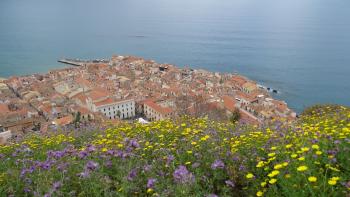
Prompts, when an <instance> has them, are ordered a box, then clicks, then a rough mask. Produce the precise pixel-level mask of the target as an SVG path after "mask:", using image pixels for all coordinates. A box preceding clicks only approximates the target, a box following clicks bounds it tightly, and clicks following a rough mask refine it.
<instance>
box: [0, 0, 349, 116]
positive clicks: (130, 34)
mask: <svg viewBox="0 0 350 197" xmlns="http://www.w3.org/2000/svg"><path fill="white" fill-rule="evenodd" d="M113 54H121V55H135V56H140V57H144V58H146V59H153V60H155V61H157V62H160V63H172V64H175V65H177V66H180V67H183V66H190V67H192V68H201V69H207V70H210V71H215V72H226V73H239V74H241V75H244V76H247V77H249V78H250V79H252V80H254V81H257V82H258V83H259V84H261V85H264V86H266V87H271V88H273V89H276V90H278V93H277V94H272V95H273V96H274V97H275V98H277V99H282V100H285V101H286V102H287V103H288V105H289V106H290V107H291V108H292V109H294V110H295V111H297V112H301V111H302V110H303V109H304V108H305V107H307V106H310V105H313V104H320V103H337V104H343V105H350V1H349V0H331V1H330V0H283V1H277V0H30V1H28V0H1V1H0V77H9V76H13V75H27V74H33V73H45V72H47V71H49V70H52V69H57V68H62V67H65V66H66V65H63V64H60V63H58V62H57V60H58V59H61V58H80V59H97V58H98V59H102V58H109V57H110V56H111V55H113Z"/></svg>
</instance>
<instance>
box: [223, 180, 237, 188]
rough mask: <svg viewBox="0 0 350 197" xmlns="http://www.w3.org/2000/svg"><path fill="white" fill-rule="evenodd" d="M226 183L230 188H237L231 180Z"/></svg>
mask: <svg viewBox="0 0 350 197" xmlns="http://www.w3.org/2000/svg"><path fill="white" fill-rule="evenodd" d="M225 183H226V185H227V186H229V187H235V184H234V183H233V182H232V181H231V180H226V181H225Z"/></svg>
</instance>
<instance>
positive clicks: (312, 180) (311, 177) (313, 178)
mask: <svg viewBox="0 0 350 197" xmlns="http://www.w3.org/2000/svg"><path fill="white" fill-rule="evenodd" d="M307 180H309V181H310V182H311V183H314V182H316V181H317V178H316V177H314V176H310V177H309V178H308V179H307Z"/></svg>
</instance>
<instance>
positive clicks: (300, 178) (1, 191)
mask: <svg viewBox="0 0 350 197" xmlns="http://www.w3.org/2000/svg"><path fill="white" fill-rule="evenodd" d="M349 150H350V109H348V108H345V107H341V106H326V107H317V108H315V109H313V110H310V111H308V113H307V115H305V116H302V117H301V119H300V122H298V123H295V124H284V123H283V122H279V121H275V122H274V124H273V125H270V126H265V127H259V128H258V127H253V126H243V125H234V124H224V123H218V122H211V121H209V120H207V119H192V118H189V117H184V118H183V119H182V120H181V121H176V122H172V121H161V122H155V123H151V124H148V125H141V124H125V125H120V126H118V127H116V128H109V129H106V130H105V131H100V132H96V133H95V134H93V135H90V134H87V135H79V136H76V135H75V132H73V133H71V134H65V135H63V134H59V133H53V134H52V135H50V136H46V137H43V136H36V135H33V136H29V137H28V138H27V139H25V140H24V141H23V142H21V143H17V144H11V145H9V146H2V147H0V195H2V196H9V195H13V196H44V195H45V196H346V195H348V194H349V192H350V190H349V188H350V160H349Z"/></svg>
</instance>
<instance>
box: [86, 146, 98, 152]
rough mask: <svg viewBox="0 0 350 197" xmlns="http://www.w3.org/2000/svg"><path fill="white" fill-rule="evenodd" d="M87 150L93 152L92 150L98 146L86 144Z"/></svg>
mask: <svg viewBox="0 0 350 197" xmlns="http://www.w3.org/2000/svg"><path fill="white" fill-rule="evenodd" d="M86 150H87V151H88V152H89V153H91V152H94V151H96V147H95V146H94V145H90V144H89V145H87V146H86Z"/></svg>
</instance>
